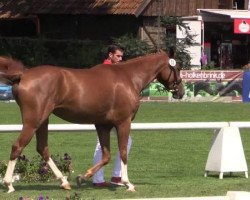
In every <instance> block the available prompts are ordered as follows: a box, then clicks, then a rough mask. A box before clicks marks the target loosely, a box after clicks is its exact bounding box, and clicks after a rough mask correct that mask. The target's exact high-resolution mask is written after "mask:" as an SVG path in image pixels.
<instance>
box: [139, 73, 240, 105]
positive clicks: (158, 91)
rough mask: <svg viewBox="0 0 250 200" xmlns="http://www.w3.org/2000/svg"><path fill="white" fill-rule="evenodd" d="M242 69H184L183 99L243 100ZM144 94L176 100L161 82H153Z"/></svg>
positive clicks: (193, 100) (153, 97)
mask: <svg viewBox="0 0 250 200" xmlns="http://www.w3.org/2000/svg"><path fill="white" fill-rule="evenodd" d="M242 77H243V71H242V70H231V71H230V70H229V71H221V70H213V71H211V70H209V71H208V70H182V71H181V78H182V80H183V84H184V86H185V95H184V97H183V99H182V100H181V101H191V102H202V101H221V102H234V101H240V102H241V101H242ZM142 96H144V97H147V98H148V99H150V100H168V101H176V100H174V99H173V98H172V94H171V93H170V92H167V91H166V90H165V89H164V86H163V85H162V84H160V83H159V82H153V83H151V84H150V85H149V86H148V87H147V88H146V89H145V90H144V91H143V92H142Z"/></svg>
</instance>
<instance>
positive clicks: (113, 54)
mask: <svg viewBox="0 0 250 200" xmlns="http://www.w3.org/2000/svg"><path fill="white" fill-rule="evenodd" d="M122 57H123V49H122V48H121V47H119V46H117V45H110V46H109V47H108V58H107V59H109V60H110V61H111V62H112V63H113V64H114V63H118V62H120V61H122Z"/></svg>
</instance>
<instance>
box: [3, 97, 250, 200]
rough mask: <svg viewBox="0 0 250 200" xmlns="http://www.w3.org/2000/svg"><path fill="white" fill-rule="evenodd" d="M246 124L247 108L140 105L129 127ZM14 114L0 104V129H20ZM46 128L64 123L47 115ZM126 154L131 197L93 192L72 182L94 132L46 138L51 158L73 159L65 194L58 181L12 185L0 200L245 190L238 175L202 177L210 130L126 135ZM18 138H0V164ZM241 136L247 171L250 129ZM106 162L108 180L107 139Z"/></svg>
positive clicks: (86, 160) (86, 161) (30, 150)
mask: <svg viewBox="0 0 250 200" xmlns="http://www.w3.org/2000/svg"><path fill="white" fill-rule="evenodd" d="M209 121H250V104H243V103H156V102H154V103H142V104H141V107H140V109H139V111H138V114H137V116H136V118H135V120H134V122H209ZM20 123H21V119H20V112H19V108H18V106H17V105H16V104H15V103H0V124H20ZM50 123H66V122H64V121H62V120H60V119H58V118H56V117H55V116H51V118H50ZM131 134H132V140H133V144H132V149H131V152H130V155H129V165H128V174H129V178H130V181H131V182H132V183H134V184H135V186H136V190H137V191H136V192H134V193H131V192H127V191H126V189H125V188H124V187H119V188H116V187H110V188H107V189H97V188H93V187H92V183H91V180H89V182H87V184H86V185H84V186H83V187H81V188H80V189H79V188H77V187H76V183H75V177H76V176H77V175H78V174H79V173H83V172H85V170H86V169H88V168H89V167H90V166H91V165H92V158H93V153H94V148H95V145H96V134H95V133H94V132H87V133H86V132H85V133H81V132H69V133H55V132H54V133H53V132H51V133H50V134H49V147H50V152H51V154H59V155H63V154H64V153H68V154H69V155H70V156H71V157H72V160H73V164H74V170H75V172H74V173H73V174H72V177H71V180H70V183H71V186H72V190H71V191H64V190H62V189H60V188H59V182H57V181H55V182H49V183H42V182H35V183H23V182H17V183H16V182H15V183H14V187H15V189H16V191H15V192H14V193H12V194H6V188H5V187H3V186H0V199H11V200H12V199H18V198H19V197H30V198H32V199H37V198H38V197H39V196H40V195H43V196H48V197H49V199H66V197H70V196H71V199H77V198H74V195H75V194H77V196H78V197H79V198H80V199H122V198H131V199H132V198H163V197H183V196H186V197H190V196H217V195H218V196H224V195H225V194H226V192H227V191H229V190H231V191H232V190H234V191H235V190H240V191H250V180H249V179H246V178H245V177H244V173H233V175H232V176H229V175H228V174H225V175H224V179H223V180H220V179H219V178H218V173H212V174H211V175H210V176H209V177H207V178H204V168H205V164H206V160H207V157H208V152H209V149H210V145H211V141H212V137H213V130H211V129H204V130H203V129H198V130H192V129H187V130H164V131H132V133H131ZM17 137H18V133H2V134H0V142H1V144H0V160H8V158H9V153H10V150H11V144H12V143H13V141H15V139H16V138H17ZM241 137H242V142H243V146H244V151H245V156H246V159H247V163H248V166H250V165H249V164H250V129H242V130H241ZM111 141H112V160H111V162H110V163H109V164H108V165H107V166H106V167H105V176H106V180H107V181H108V180H109V179H110V176H111V171H112V167H113V163H114V162H113V159H114V157H115V156H114V154H115V153H116V149H117V144H116V138H115V135H114V134H112V137H111ZM23 154H25V155H26V156H27V157H28V158H29V157H30V158H32V157H33V156H34V155H37V153H36V152H35V137H34V138H33V140H32V141H31V143H30V144H29V145H28V146H27V147H26V148H25V150H24V152H23Z"/></svg>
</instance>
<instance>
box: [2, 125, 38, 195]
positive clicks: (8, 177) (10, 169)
mask: <svg viewBox="0 0 250 200" xmlns="http://www.w3.org/2000/svg"><path fill="white" fill-rule="evenodd" d="M34 132H35V128H32V127H31V126H28V125H24V126H23V129H22V131H21V133H20V135H19V137H18V138H17V140H16V142H15V143H14V144H13V145H12V150H11V154H10V160H9V163H8V166H7V170H6V173H5V176H4V179H3V183H4V185H5V186H6V187H8V193H11V192H14V191H15V189H14V187H13V185H12V177H13V173H14V170H15V165H16V162H17V158H18V157H19V156H20V155H21V153H22V150H23V149H24V147H25V146H26V145H27V144H28V143H29V142H30V140H31V138H32V137H33V135H34Z"/></svg>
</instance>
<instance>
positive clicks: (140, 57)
mask: <svg viewBox="0 0 250 200" xmlns="http://www.w3.org/2000/svg"><path fill="white" fill-rule="evenodd" d="M163 53H165V52H164V51H163V50H160V51H157V52H153V53H150V54H147V55H143V56H138V57H136V58H131V59H129V60H126V61H124V62H121V63H120V64H123V63H124V64H125V63H128V62H134V61H138V60H142V59H145V58H148V57H152V56H155V55H159V54H163Z"/></svg>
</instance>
